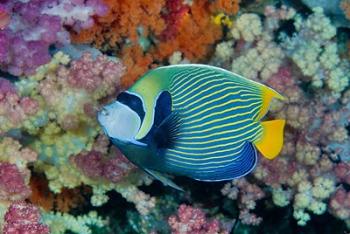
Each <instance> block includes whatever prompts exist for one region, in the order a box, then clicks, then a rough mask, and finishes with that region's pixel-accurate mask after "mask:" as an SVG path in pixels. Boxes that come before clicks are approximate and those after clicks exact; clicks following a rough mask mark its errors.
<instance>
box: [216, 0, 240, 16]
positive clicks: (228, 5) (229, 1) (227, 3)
mask: <svg viewBox="0 0 350 234" xmlns="http://www.w3.org/2000/svg"><path fill="white" fill-rule="evenodd" d="M240 2H241V0H216V1H214V2H213V4H212V5H211V6H210V10H211V11H212V12H223V13H225V14H228V15H234V14H237V13H238V11H239V4H240Z"/></svg>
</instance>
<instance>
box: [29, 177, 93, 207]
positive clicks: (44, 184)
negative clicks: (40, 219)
mask: <svg viewBox="0 0 350 234" xmlns="http://www.w3.org/2000/svg"><path fill="white" fill-rule="evenodd" d="M30 187H31V189H32V194H31V196H30V198H29V200H30V201H31V202H32V203H33V204H35V205H37V206H40V207H41V208H43V209H44V210H46V211H50V210H56V211H60V212H68V211H69V210H70V209H72V208H76V207H78V206H79V205H81V204H84V202H85V199H84V197H83V194H86V193H89V192H90V191H89V190H88V188H86V187H82V188H75V189H63V190H62V192H61V193H59V194H54V193H53V192H51V191H50V189H49V186H48V181H47V180H46V178H45V176H43V175H36V174H35V175H33V176H32V177H31V179H30ZM82 189H83V192H82V191H81V190H82Z"/></svg>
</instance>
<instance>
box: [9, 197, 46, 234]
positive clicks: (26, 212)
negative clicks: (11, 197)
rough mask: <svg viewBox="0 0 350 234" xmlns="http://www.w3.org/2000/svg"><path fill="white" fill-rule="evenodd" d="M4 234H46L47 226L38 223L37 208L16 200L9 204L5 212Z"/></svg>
mask: <svg viewBox="0 0 350 234" xmlns="http://www.w3.org/2000/svg"><path fill="white" fill-rule="evenodd" d="M3 233H4V234H19V233H25V234H48V233H50V230H49V227H48V226H46V225H44V224H41V223H40V213H39V210H38V208H36V207H35V206H33V205H31V204H29V203H26V202H24V201H18V202H14V203H12V204H11V206H10V207H9V209H8V211H7V212H6V214H5V225H4V229H3Z"/></svg>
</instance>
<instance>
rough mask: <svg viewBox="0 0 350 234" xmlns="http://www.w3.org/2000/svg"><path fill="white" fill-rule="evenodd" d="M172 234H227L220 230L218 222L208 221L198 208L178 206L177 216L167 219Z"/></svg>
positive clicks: (225, 231)
mask: <svg viewBox="0 0 350 234" xmlns="http://www.w3.org/2000/svg"><path fill="white" fill-rule="evenodd" d="M168 223H169V225H170V227H171V232H172V233H173V234H216V233H221V234H226V233H227V234H228V233H229V232H228V231H227V230H223V229H222V228H221V224H220V222H219V220H217V219H212V220H208V219H207V218H206V217H205V213H204V212H203V211H202V210H201V209H198V208H193V207H191V206H187V205H184V204H182V205H180V207H179V209H178V213H177V215H172V216H170V217H169V219H168Z"/></svg>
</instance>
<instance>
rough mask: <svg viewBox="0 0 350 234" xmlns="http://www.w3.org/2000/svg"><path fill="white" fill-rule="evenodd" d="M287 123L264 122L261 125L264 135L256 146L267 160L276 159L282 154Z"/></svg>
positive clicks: (278, 121) (280, 121) (279, 121)
mask: <svg viewBox="0 0 350 234" xmlns="http://www.w3.org/2000/svg"><path fill="white" fill-rule="evenodd" d="M285 123H286V121H285V120H284V119H277V120H271V121H264V122H262V123H261V125H262V127H263V135H262V136H261V138H260V139H258V140H257V141H256V142H254V144H255V146H256V147H257V148H258V150H259V151H260V153H262V155H263V156H264V157H265V158H268V159H274V158H275V157H276V156H277V155H278V154H279V153H280V151H281V149H282V146H283V129H284V125H285Z"/></svg>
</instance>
